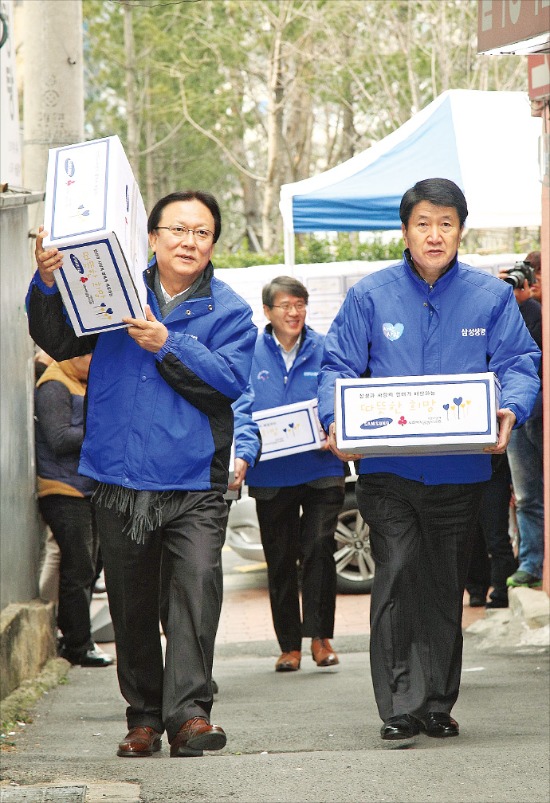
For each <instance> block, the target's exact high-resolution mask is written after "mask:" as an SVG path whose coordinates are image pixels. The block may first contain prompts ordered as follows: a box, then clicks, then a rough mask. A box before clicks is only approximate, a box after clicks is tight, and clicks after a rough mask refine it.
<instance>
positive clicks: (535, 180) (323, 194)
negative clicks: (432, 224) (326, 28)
mask: <svg viewBox="0 0 550 803" xmlns="http://www.w3.org/2000/svg"><path fill="white" fill-rule="evenodd" d="M540 134H541V124H540V119H538V118H534V117H531V109H530V105H529V99H528V96H527V94H526V93H523V92H482V91H476V90H462V89H451V90H448V91H447V92H444V93H443V94H442V95H440V96H439V97H438V98H436V100H434V101H433V102H432V103H430V104H429V105H428V106H426V108H425V109H423V110H422V111H420V112H418V114H415V115H414V116H413V117H411V119H410V120H408V121H407V122H406V123H405V124H404V125H402V126H401V127H400V128H398V129H397V130H396V131H394V132H393V133H391V134H389V135H388V136H387V137H385V138H384V139H383V140H381V141H380V142H377V143H376V144H375V145H373V146H372V147H370V148H368V149H367V150H366V151H363V153H360V154H358V155H357V156H354V157H353V158H352V159H348V161H346V162H343V163H342V164H340V165H337V166H336V167H333V168H332V169H331V170H327V171H326V172H324V173H321V174H319V175H317V176H312V177H311V178H307V179H304V180H303V181H297V182H294V183H293V184H284V185H283V186H282V187H281V196H280V204H279V206H280V210H281V214H282V216H283V225H284V234H285V263H286V264H287V265H293V264H294V234H295V233H296V232H306V231H309V232H311V231H368V230H371V231H373V230H377V231H379V230H384V229H399V228H401V221H400V219H399V203H400V201H401V197H402V196H403V193H404V192H405V191H406V190H407V189H408V188H409V187H411V186H412V185H413V184H415V182H417V181H420V180H421V179H425V178H431V177H432V178H433V177H442V178H449V179H451V180H453V181H455V182H456V184H458V185H459V186H460V187H461V188H462V190H463V192H464V194H465V195H466V201H467V203H468V209H469V215H468V219H467V221H466V225H467V226H468V227H469V228H482V229H486V228H509V227H515V226H540V225H541V184H540V170H539V162H538V149H539V137H540Z"/></svg>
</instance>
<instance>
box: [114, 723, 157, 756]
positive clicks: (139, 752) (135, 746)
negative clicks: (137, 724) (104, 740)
mask: <svg viewBox="0 0 550 803" xmlns="http://www.w3.org/2000/svg"><path fill="white" fill-rule="evenodd" d="M160 737H161V734H160V733H158V731H156V730H153V728H150V727H148V726H147V725H145V726H143V727H141V728H131V729H130V730H129V731H128V733H127V734H126V736H125V737H124V739H123V740H122V741H121V743H120V744H119V746H118V750H117V756H127V757H132V756H135V757H137V758H140V757H144V756H152V755H153V753H156V752H157V750H160V748H161V745H162V740H161V738H160Z"/></svg>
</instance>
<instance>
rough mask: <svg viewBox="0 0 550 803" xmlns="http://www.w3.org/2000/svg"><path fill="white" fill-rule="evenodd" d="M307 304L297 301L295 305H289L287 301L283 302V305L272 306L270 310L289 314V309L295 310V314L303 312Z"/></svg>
mask: <svg viewBox="0 0 550 803" xmlns="http://www.w3.org/2000/svg"><path fill="white" fill-rule="evenodd" d="M306 307H307V304H306V302H305V301H297V302H296V303H295V304H290V303H289V302H288V301H285V302H284V304H272V305H271V309H282V310H283V312H290V310H291V309H295V310H296V312H303V311H304V310H305V308H306Z"/></svg>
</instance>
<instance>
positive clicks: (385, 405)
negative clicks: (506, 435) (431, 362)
mask: <svg viewBox="0 0 550 803" xmlns="http://www.w3.org/2000/svg"><path fill="white" fill-rule="evenodd" d="M335 393H336V399H335V424H336V443H337V446H338V448H339V449H341V450H342V451H344V452H349V453H350V454H363V455H365V456H366V457H369V456H370V457H381V456H384V457H388V456H392V455H396V456H399V455H415V454H424V455H437V454H474V453H477V452H482V451H483V450H484V449H485V448H486V447H487V446H494V444H496V443H497V441H498V423H497V415H496V413H497V410H498V409H499V400H500V384H499V381H498V379H497V377H496V376H495V374H494V373H492V372H488V373H479V374H439V375H429V376H401V377H385V378H379V379H338V380H336V390H335Z"/></svg>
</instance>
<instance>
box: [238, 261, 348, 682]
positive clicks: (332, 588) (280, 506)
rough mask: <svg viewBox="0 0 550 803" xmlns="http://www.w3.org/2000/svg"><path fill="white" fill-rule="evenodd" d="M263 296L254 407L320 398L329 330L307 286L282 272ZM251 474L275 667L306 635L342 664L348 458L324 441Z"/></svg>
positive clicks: (288, 667)
mask: <svg viewBox="0 0 550 803" xmlns="http://www.w3.org/2000/svg"><path fill="white" fill-rule="evenodd" d="M262 301H263V308H264V314H265V316H266V318H267V319H268V321H269V323H268V324H267V326H266V327H265V330H264V331H263V332H262V333H261V334H260V335H259V337H258V342H257V344H256V349H255V352H254V360H253V364H252V374H251V386H252V390H253V392H254V402H253V411H257V410H267V409H270V408H272V407H279V406H284V405H288V404H293V403H294V402H302V401H308V400H310V399H315V398H316V397H317V374H318V373H319V368H320V365H321V356H322V352H323V343H324V337H323V336H322V335H320V334H318V333H317V332H314V331H313V329H311V328H310V327H309V326H307V325H306V323H305V320H306V311H307V302H308V291H307V289H306V288H305V287H304V285H303V284H301V282H299V281H297V280H296V279H294V278H292V277H290V276H278V277H277V278H276V279H273V281H272V282H270V283H269V284H268V285H266V286H265V287H264V288H263V291H262ZM238 424H239V416H238V415H237V417H236V426H238ZM247 482H248V485H249V494H250V496H252V497H254V498H255V499H256V510H257V513H258V520H259V524H260V532H261V538H262V544H263V548H264V554H265V559H266V562H267V574H268V582H269V596H270V601H271V612H272V615H273V624H274V627H275V633H276V635H277V640H278V642H279V645H280V648H281V655H280V657H279V658H278V660H277V662H276V664H275V671H277V672H294V671H296V670H298V669H300V664H301V658H302V636H308V637H310V638H311V654H312V658H313V660H314V661H315V663H316V664H317V666H319V667H333V666H336V664H338V656H337V655H336V653H335V652H334V650H333V649H332V646H331V644H330V641H329V639H331V638H332V636H333V634H334V612H335V606H336V564H335V562H334V531H335V529H336V524H337V520H338V514H339V512H340V510H341V509H342V504H343V501H344V463H342V461H341V460H339V459H338V458H337V457H335V456H334V455H333V454H331V452H330V451H329V450H328V448H327V447H326V446H325V447H323V448H321V449H314V450H312V451H306V452H301V453H299V454H292V455H287V456H284V457H277V458H274V459H271V460H262V459H260V461H259V463H257V464H256V465H255V466H254V467H253V468H249V470H248V474H247ZM298 562H300V566H301V589H302V611H303V616H302V617H301V616H300V595H299V579H298Z"/></svg>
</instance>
